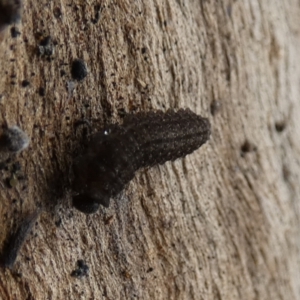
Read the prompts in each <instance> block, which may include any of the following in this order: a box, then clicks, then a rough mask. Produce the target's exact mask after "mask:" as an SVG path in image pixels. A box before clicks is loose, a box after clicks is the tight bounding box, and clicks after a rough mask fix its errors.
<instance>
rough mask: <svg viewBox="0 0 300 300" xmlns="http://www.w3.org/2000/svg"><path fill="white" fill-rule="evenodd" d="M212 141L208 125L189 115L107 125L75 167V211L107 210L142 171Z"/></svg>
mask: <svg viewBox="0 0 300 300" xmlns="http://www.w3.org/2000/svg"><path fill="white" fill-rule="evenodd" d="M209 136H210V123H209V121H208V119H205V118H202V117H201V116H199V115H196V114H195V113H193V112H192V111H191V110H189V109H180V110H178V111H177V112H175V111H173V110H168V111H167V112H166V113H164V112H162V111H156V112H147V113H137V114H129V115H127V116H126V117H125V118H124V122H123V125H117V124H115V125H110V126H107V127H106V128H104V129H103V130H102V131H101V132H99V133H97V134H95V135H94V136H93V137H92V139H91V141H90V143H89V145H88V148H87V151H86V153H85V154H84V155H83V156H81V157H79V158H78V159H77V160H76V161H75V163H74V175H75V179H74V184H73V189H74V190H75V191H76V192H77V193H78V194H77V195H76V196H75V197H74V198H73V205H74V206H75V207H76V208H77V209H78V210H80V211H82V212H84V213H87V214H88V213H94V212H96V211H97V210H98V208H99V205H100V204H101V205H103V206H105V207H108V206H109V201H110V198H111V197H114V196H116V195H118V194H119V193H120V192H121V191H122V190H123V188H124V186H125V185H126V184H127V183H128V182H129V181H130V180H131V179H132V178H133V177H134V173H135V172H136V171H137V170H138V169H140V168H144V167H151V166H154V165H156V164H163V163H165V162H166V161H169V160H171V161H174V160H175V159H177V158H179V157H184V156H186V155H187V154H189V153H192V152H193V151H194V150H196V149H198V148H199V147H200V146H201V145H203V144H204V143H205V142H206V141H207V140H208V139H209Z"/></svg>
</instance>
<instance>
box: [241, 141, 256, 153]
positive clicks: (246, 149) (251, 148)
mask: <svg viewBox="0 0 300 300" xmlns="http://www.w3.org/2000/svg"><path fill="white" fill-rule="evenodd" d="M252 151H256V147H255V145H253V144H252V143H251V142H249V141H248V140H246V141H245V142H244V143H243V145H242V146H241V152H242V155H243V154H245V153H249V152H252Z"/></svg>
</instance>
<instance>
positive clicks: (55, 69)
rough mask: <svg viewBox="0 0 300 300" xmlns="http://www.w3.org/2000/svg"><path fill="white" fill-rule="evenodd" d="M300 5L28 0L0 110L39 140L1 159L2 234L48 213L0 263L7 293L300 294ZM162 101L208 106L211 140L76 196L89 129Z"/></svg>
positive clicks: (5, 43)
mask: <svg viewBox="0 0 300 300" xmlns="http://www.w3.org/2000/svg"><path fill="white" fill-rule="evenodd" d="M299 17H300V7H299V2H298V1H296V0H287V1H270V0H269V1H258V0H254V1H233V0H226V1H193V0H189V1H180V0H179V1H174V0H168V1H143V2H142V1H128V0H123V1H119V0H115V1H95V0H90V1H80V0H75V1H65V0H61V1H58V0H53V1H46V0H41V1H39V2H37V1H32V0H28V1H26V0H24V8H23V15H22V21H21V23H20V24H16V27H17V29H18V30H19V31H20V35H18V36H17V37H16V38H12V37H11V34H10V29H11V27H8V28H7V29H6V30H5V31H3V40H2V43H1V44H0V62H1V68H0V78H1V79H0V95H1V96H0V98H1V99H0V101H1V102H0V116H1V121H2V124H4V123H7V124H8V125H9V126H14V125H18V126H19V127H20V128H22V130H24V131H25V132H26V133H27V134H28V135H29V136H30V139H31V142H30V145H29V148H27V149H26V150H24V151H23V152H21V153H20V154H17V155H14V156H10V157H7V156H5V157H2V158H1V161H4V162H5V163H4V167H3V169H2V170H1V181H0V182H1V204H0V216H1V217H0V226H1V228H2V230H1V234H0V244H1V245H3V243H4V241H5V239H6V237H7V236H8V235H9V233H10V232H11V230H12V228H13V226H14V225H15V224H18V222H19V221H20V220H21V219H22V216H23V215H24V214H26V213H27V212H28V211H31V210H32V209H34V208H35V207H37V206H38V205H42V206H43V207H44V212H43V213H42V214H41V216H40V219H39V222H38V224H37V225H36V226H35V228H34V234H33V235H31V236H30V237H29V239H28V240H27V242H26V243H25V245H24V247H23V250H22V251H21V254H20V256H19V257H18V259H17V263H16V265H15V267H14V269H13V270H11V271H10V270H1V271H0V295H1V298H2V299H299V295H300V283H299V269H300V265H299V261H300V257H299V256H300V254H299V253H300V251H299V250H300V239H299V225H300V222H299V220H300V217H299V216H300V209H299V207H300V205H299V195H300V188H299V179H300V178H299V176H300V172H299V168H300V167H299V166H300V163H299V157H300V155H299V154H300V142H299V136H300V127H299V126H298V121H299V116H300V102H299V94H300V91H299V89H300V85H299V82H300V65H299V63H298V57H299V49H300V37H299ZM11 26H13V25H11ZM47 36H51V38H52V41H53V45H54V53H53V55H51V56H45V55H41V54H40V52H39V45H40V43H41V41H42V40H43V39H44V38H46V37H47ZM74 59H83V60H84V61H85V63H86V65H87V68H88V70H89V72H88V75H87V77H86V78H85V79H84V80H83V81H82V82H73V80H72V77H71V63H72V61H73V60H74ZM24 80H26V81H28V82H29V85H27V86H25V87H24V86H23V85H22V82H23V81H24ZM213 101H219V102H220V104H221V106H220V109H219V111H218V113H216V114H215V115H214V116H211V115H210V107H211V104H212V102H213ZM168 108H172V109H178V108H190V109H191V110H192V111H194V112H196V113H197V114H200V115H202V116H204V117H209V118H210V122H211V124H212V135H211V140H210V142H209V143H208V144H207V146H206V147H205V149H203V151H200V152H201V153H200V152H198V153H195V154H194V155H192V156H188V157H186V158H185V159H183V160H179V161H176V162H173V163H167V164H166V165H164V166H159V167H154V168H152V169H149V170H144V171H141V172H138V174H137V177H136V178H135V179H134V180H133V181H132V182H131V183H130V185H129V187H128V188H127V190H126V191H125V192H124V193H122V194H121V195H120V196H119V197H120V198H119V199H114V200H113V201H112V205H111V206H110V208H109V209H104V208H103V209H101V210H100V211H99V213H97V214H95V215H92V216H88V217H87V216H84V215H83V214H81V213H80V212H77V211H75V210H74V209H73V208H72V206H71V192H70V185H71V180H72V178H71V176H70V167H71V165H72V161H73V158H74V156H76V155H77V154H78V153H79V152H80V151H82V149H83V148H84V142H85V141H86V140H87V139H88V137H89V135H90V134H92V132H94V131H97V129H99V128H101V127H102V126H103V125H104V124H110V123H114V122H119V121H121V120H122V118H123V116H124V112H135V111H149V110H152V109H162V110H166V109H168ZM87 122H89V123H90V124H91V127H89V126H87V125H84V124H87ZM79 123H83V125H81V126H76V125H78V124H79ZM278 124H280V125H282V124H283V126H279V127H278ZM90 128H91V129H90ZM278 128H283V129H282V130H278ZM246 141H248V142H249V143H251V144H252V145H254V147H250V148H247V149H251V151H244V150H245V148H243V147H242V146H243V145H244V144H245V142H246ZM242 148H243V149H244V150H243V151H242ZM9 158H10V161H7V159H9ZM16 162H19V163H20V165H21V170H18V171H16V170H15V168H14V167H13V166H14V164H15V163H16ZM2 166H3V165H2ZM12 177H15V178H17V180H18V181H17V184H16V185H14V186H13V187H8V186H7V180H8V181H9V180H10V179H11V178H12ZM120 200H121V201H120ZM107 220H112V221H109V222H108V221H107ZM80 259H83V260H84V261H85V263H86V264H87V266H88V267H89V275H88V276H87V277H84V278H81V279H78V278H74V277H72V276H71V273H72V271H73V270H74V268H75V266H76V262H77V261H78V260H80Z"/></svg>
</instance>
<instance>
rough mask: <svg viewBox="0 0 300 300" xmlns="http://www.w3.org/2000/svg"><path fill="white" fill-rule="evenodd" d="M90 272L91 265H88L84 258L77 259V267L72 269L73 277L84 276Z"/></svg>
mask: <svg viewBox="0 0 300 300" xmlns="http://www.w3.org/2000/svg"><path fill="white" fill-rule="evenodd" d="M88 274H89V267H88V265H86V263H85V262H84V260H82V259H79V260H78V261H77V269H75V270H74V271H72V273H71V276H72V277H77V278H82V277H85V276H87V275H88Z"/></svg>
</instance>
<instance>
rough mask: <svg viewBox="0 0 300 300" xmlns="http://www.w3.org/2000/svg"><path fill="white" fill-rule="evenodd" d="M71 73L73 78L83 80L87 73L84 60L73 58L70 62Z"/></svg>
mask: <svg viewBox="0 0 300 300" xmlns="http://www.w3.org/2000/svg"><path fill="white" fill-rule="evenodd" d="M71 74H72V77H73V79H75V80H78V81H81V80H83V79H84V78H85V77H86V76H87V74H88V70H87V67H86V64H85V62H84V61H83V60H82V59H75V60H73V62H72V67H71Z"/></svg>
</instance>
